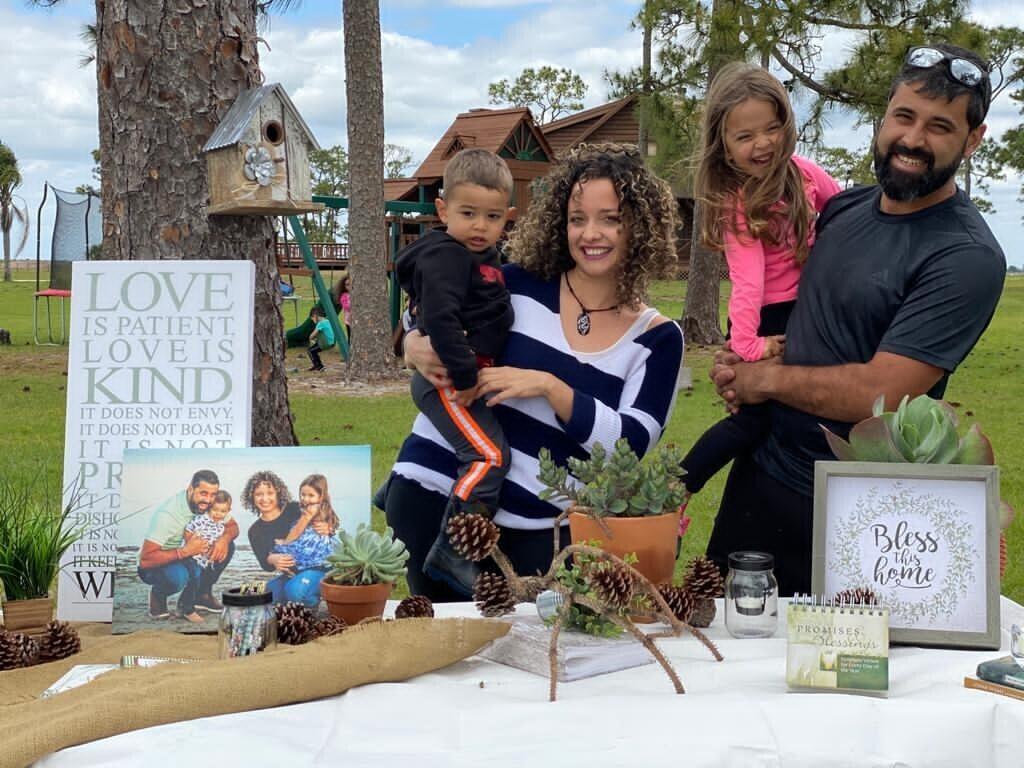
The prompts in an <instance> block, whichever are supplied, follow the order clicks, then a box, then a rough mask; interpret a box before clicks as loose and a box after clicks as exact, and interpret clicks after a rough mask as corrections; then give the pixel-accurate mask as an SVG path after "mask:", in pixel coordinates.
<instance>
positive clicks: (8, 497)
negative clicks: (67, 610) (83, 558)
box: [0, 478, 83, 634]
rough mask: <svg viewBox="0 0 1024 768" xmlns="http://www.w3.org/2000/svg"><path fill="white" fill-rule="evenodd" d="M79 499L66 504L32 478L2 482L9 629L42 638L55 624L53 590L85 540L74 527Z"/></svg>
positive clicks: (2, 567)
mask: <svg viewBox="0 0 1024 768" xmlns="http://www.w3.org/2000/svg"><path fill="white" fill-rule="evenodd" d="M77 506H78V504H77V496H76V495H75V494H72V495H71V500H70V501H69V502H68V503H67V504H64V505H63V506H62V505H61V500H60V499H57V498H55V494H54V493H53V492H52V491H50V490H49V489H47V488H46V487H45V485H43V484H42V483H40V482H39V481H37V480H35V479H29V478H15V479H12V478H3V479H0V586H2V587H3V598H4V601H3V614H4V628H5V629H7V630H8V631H12V632H13V631H18V632H23V633H26V634H41V633H42V632H43V631H44V630H45V629H46V624H47V622H49V621H50V619H52V618H53V601H52V600H51V599H50V590H51V589H52V588H53V586H54V583H55V581H56V579H57V573H58V572H59V571H60V561H61V557H62V556H63V555H64V553H65V552H66V551H67V550H68V548H70V547H71V545H72V544H74V543H75V542H76V541H78V539H80V538H81V536H82V533H83V531H82V529H81V528H77V527H75V526H73V525H71V520H72V517H73V515H74V512H75V509H76V508H77Z"/></svg>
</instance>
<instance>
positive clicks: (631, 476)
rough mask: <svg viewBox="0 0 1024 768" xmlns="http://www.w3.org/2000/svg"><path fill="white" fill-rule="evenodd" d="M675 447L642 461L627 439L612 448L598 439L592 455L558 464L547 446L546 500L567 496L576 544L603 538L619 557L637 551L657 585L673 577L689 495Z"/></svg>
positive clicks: (640, 565) (640, 566)
mask: <svg viewBox="0 0 1024 768" xmlns="http://www.w3.org/2000/svg"><path fill="white" fill-rule="evenodd" d="M682 458H683V457H682V453H681V452H680V451H679V450H678V449H677V448H676V447H675V446H665V447H662V448H660V449H658V450H657V451H656V452H655V453H654V454H653V455H651V456H649V457H648V458H647V460H645V461H643V462H641V461H640V459H639V458H638V457H637V455H636V454H635V453H634V452H633V450H632V449H631V448H630V446H629V442H628V441H627V440H626V439H625V438H621V439H619V440H618V441H616V443H615V446H614V448H613V450H612V452H611V453H608V452H607V451H606V450H605V448H604V447H603V446H602V445H601V444H600V443H595V444H594V447H593V449H592V450H591V452H590V457H589V458H587V459H577V458H569V460H568V461H567V466H564V467H561V466H558V465H557V464H556V463H555V462H554V461H553V459H552V457H551V452H550V451H548V450H547V449H546V448H544V449H541V451H540V453H539V460H540V474H539V475H538V476H537V479H538V480H540V481H541V482H542V483H543V484H544V485H545V486H547V487H546V488H545V490H543V491H541V493H540V494H539V495H540V497H541V498H542V499H555V500H558V499H568V500H569V501H570V502H571V505H570V507H569V508H568V510H567V511H568V517H569V531H570V535H571V537H572V541H573V543H574V544H583V543H586V542H590V541H600V542H601V544H600V546H601V548H602V549H604V550H606V551H608V552H610V553H612V554H614V555H615V556H617V557H620V558H622V557H625V556H626V555H629V554H635V555H636V558H637V561H636V563H635V564H634V567H635V568H636V569H637V570H638V571H640V573H642V574H643V575H644V576H645V577H646V578H647V579H648V580H650V581H651V583H652V584H667V583H669V582H671V581H672V573H673V571H674V570H675V562H676V539H677V536H678V531H679V517H680V515H681V514H682V511H681V509H680V507H681V506H682V504H683V501H684V500H685V499H686V488H685V486H684V485H683V481H682V477H683V475H685V474H686V471H685V470H684V469H683V468H682V467H681V466H680V462H681V461H682Z"/></svg>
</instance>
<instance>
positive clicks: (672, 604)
mask: <svg viewBox="0 0 1024 768" xmlns="http://www.w3.org/2000/svg"><path fill="white" fill-rule="evenodd" d="M658 592H660V593H661V597H662V599H663V600H664V601H665V602H666V603H668V607H669V608H670V609H671V610H672V615H674V616H675V617H676V618H677V619H679V621H684V622H687V623H689V621H690V617H691V616H692V615H693V609H694V607H695V601H694V599H693V597H692V596H691V595H690V593H689V592H687V591H686V589H685V588H684V587H674V586H672V585H671V584H662V585H661V586H660V587H658Z"/></svg>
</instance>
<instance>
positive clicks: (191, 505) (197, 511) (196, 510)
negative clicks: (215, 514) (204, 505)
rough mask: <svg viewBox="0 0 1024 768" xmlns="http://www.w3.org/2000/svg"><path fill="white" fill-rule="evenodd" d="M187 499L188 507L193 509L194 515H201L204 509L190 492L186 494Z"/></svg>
mask: <svg viewBox="0 0 1024 768" xmlns="http://www.w3.org/2000/svg"><path fill="white" fill-rule="evenodd" d="M185 501H186V502H187V503H188V508H189V509H190V510H192V514H193V515H201V514H202V513H203V510H201V509H200V508H199V505H198V504H197V503H196V502H194V501H192V497H191V496H190V495H189V494H185Z"/></svg>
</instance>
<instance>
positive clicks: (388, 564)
mask: <svg viewBox="0 0 1024 768" xmlns="http://www.w3.org/2000/svg"><path fill="white" fill-rule="evenodd" d="M408 559H409V551H408V550H407V549H406V548H405V544H404V543H403V542H402V541H401V540H400V539H396V538H395V534H394V531H392V530H391V528H385V529H384V532H383V533H378V532H377V531H374V530H373V529H372V528H370V527H369V526H366V525H360V526H359V528H358V529H357V530H356V533H355V535H354V536H353V535H352V534H350V533H347V532H345V531H339V532H338V544H337V546H336V547H335V549H334V552H333V553H332V554H331V555H329V556H328V558H327V563H328V565H330V567H331V570H330V571H329V572H328V573H327V575H326V576H325V577H324V579H323V581H321V582H320V594H321V595H322V596H323V598H324V600H325V601H326V602H327V609H328V610H329V611H330V612H331V615H332V616H336V617H338V618H339V619H343V620H344V621H345V623H346V624H357V623H358V622H360V621H361V620H363V619H366V618H372V617H374V616H381V615H382V614H383V613H384V604H385V603H387V600H388V597H389V596H390V595H391V590H392V589H394V586H395V582H396V581H398V579H399V578H401V577H402V576H404V575H405V563H406V561H407V560H408Z"/></svg>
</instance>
